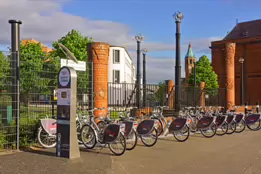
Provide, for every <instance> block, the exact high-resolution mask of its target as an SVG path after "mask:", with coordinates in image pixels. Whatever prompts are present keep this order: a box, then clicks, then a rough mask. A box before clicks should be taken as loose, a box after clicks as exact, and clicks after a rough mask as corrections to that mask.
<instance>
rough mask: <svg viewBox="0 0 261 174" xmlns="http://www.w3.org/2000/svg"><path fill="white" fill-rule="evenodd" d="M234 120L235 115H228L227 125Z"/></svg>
mask: <svg viewBox="0 0 261 174" xmlns="http://www.w3.org/2000/svg"><path fill="white" fill-rule="evenodd" d="M233 119H234V115H228V116H227V123H228V124H230V123H231V122H232V121H233Z"/></svg>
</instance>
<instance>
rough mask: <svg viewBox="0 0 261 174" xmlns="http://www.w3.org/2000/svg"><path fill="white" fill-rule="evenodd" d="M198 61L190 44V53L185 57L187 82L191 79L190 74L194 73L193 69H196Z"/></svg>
mask: <svg viewBox="0 0 261 174" xmlns="http://www.w3.org/2000/svg"><path fill="white" fill-rule="evenodd" d="M195 61H196V57H195V55H194V53H193V51H192V46H191V44H190V43H189V46H188V52H187V54H186V56H185V72H186V80H188V79H189V76H190V74H191V73H192V68H193V67H194V62H195Z"/></svg>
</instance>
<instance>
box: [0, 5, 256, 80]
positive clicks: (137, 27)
mask: <svg viewBox="0 0 261 174" xmlns="http://www.w3.org/2000/svg"><path fill="white" fill-rule="evenodd" d="M260 5H261V1H260V0H0V23H1V27H0V50H4V51H5V50H7V47H8V46H9V45H10V24H8V20H9V19H17V20H21V21H22V22H23V24H22V26H21V39H32V38H33V39H36V40H38V41H40V42H42V43H44V44H46V45H48V46H50V47H51V45H52V42H54V41H56V40H58V39H59V38H60V37H62V36H64V35H66V34H67V32H69V31H70V30H72V29H76V30H79V31H80V32H81V33H82V34H83V35H85V36H89V37H92V38H93V39H94V41H99V42H107V43H109V44H111V45H119V46H124V47H126V48H127V49H128V51H129V53H130V55H131V56H132V58H133V60H134V63H135V64H136V52H135V49H136V41H135V39H134V36H135V35H137V34H139V33H141V34H142V35H143V36H144V41H143V42H142V43H141V47H142V48H147V50H148V53H147V81H148V83H158V82H160V81H164V80H169V79H174V70H175V68H174V67H175V21H174V19H173V17H172V15H173V13H175V12H177V11H181V12H182V13H183V15H184V19H183V20H182V23H181V59H182V61H181V63H182V76H184V75H185V73H184V72H185V70H184V67H185V64H184V60H185V59H184V57H185V54H186V52H187V49H188V44H189V43H191V44H192V49H193V52H194V54H195V55H196V58H197V59H198V58H199V57H200V56H202V55H207V56H208V57H209V58H210V60H211V50H210V49H209V46H210V44H211V41H216V40H221V39H222V38H224V37H225V36H226V34H227V32H229V31H230V30H232V29H233V27H234V26H235V25H236V21H237V19H238V22H244V21H250V20H256V19H261V13H260Z"/></svg>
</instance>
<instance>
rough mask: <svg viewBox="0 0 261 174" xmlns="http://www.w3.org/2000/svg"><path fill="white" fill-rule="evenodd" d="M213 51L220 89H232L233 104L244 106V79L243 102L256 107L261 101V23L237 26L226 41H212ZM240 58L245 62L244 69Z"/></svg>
mask: <svg viewBox="0 0 261 174" xmlns="http://www.w3.org/2000/svg"><path fill="white" fill-rule="evenodd" d="M210 48H211V50H212V66H213V69H214V71H215V72H216V73H217V75H218V81H219V85H220V88H227V89H228V93H229V94H227V95H226V97H227V100H228V102H229V103H230V105H233V104H236V105H240V104H241V101H240V100H241V86H242V85H241V78H243V97H244V101H243V102H246V101H247V102H249V104H252V105H254V104H255V103H256V102H257V101H260V102H261V20H254V21H248V22H242V23H238V24H236V26H235V27H234V28H233V29H232V31H231V32H230V33H228V34H227V36H226V37H225V38H224V39H223V40H220V41H214V42H212V43H211V47H210ZM240 58H243V59H244V62H243V68H242V64H241V63H240V62H239V59H240ZM242 70H243V74H244V75H243V77H241V76H242V75H241V72H242ZM223 100H224V99H223Z"/></svg>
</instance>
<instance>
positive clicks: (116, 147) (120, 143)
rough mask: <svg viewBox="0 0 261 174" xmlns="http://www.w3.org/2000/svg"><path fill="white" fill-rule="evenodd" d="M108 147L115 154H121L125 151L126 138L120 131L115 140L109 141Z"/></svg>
mask: <svg viewBox="0 0 261 174" xmlns="http://www.w3.org/2000/svg"><path fill="white" fill-rule="evenodd" d="M109 149H110V150H111V151H112V153H113V154H114V155H116V156H121V155H123V154H124V152H125V151H126V140H125V137H124V135H123V134H122V133H120V135H119V137H118V138H117V140H116V141H115V142H113V143H109Z"/></svg>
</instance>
